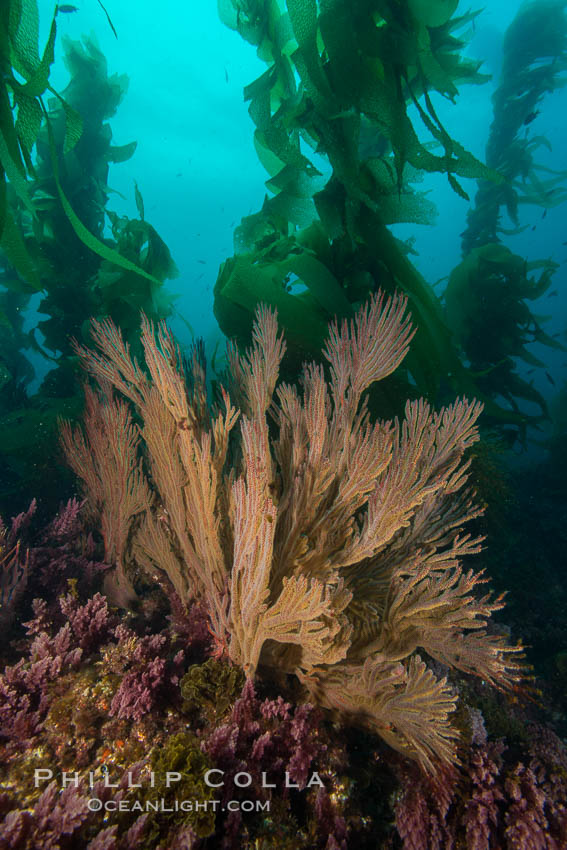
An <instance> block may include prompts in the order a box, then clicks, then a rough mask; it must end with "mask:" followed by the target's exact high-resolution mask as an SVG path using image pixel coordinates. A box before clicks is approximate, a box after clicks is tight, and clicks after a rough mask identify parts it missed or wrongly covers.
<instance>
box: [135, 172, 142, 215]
mask: <svg viewBox="0 0 567 850" xmlns="http://www.w3.org/2000/svg"><path fill="white" fill-rule="evenodd" d="M134 198H135V200H136V209H137V210H138V213H139V215H140V218H141V220H142V221H143V220H144V199H143V198H142V193H141V192H140V190H139V189H138V184H137V183H136V181H135V180H134Z"/></svg>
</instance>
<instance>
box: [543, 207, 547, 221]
mask: <svg viewBox="0 0 567 850" xmlns="http://www.w3.org/2000/svg"><path fill="white" fill-rule="evenodd" d="M546 215H547V209H545V210H544V211H543V215H542V219H544V218H545V217H546Z"/></svg>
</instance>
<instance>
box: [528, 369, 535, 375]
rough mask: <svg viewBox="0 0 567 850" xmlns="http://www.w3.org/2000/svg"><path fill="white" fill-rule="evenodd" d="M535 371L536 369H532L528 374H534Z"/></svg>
mask: <svg viewBox="0 0 567 850" xmlns="http://www.w3.org/2000/svg"><path fill="white" fill-rule="evenodd" d="M534 372H535V369H530V370H529V371H528V372H526V375H533V373H534Z"/></svg>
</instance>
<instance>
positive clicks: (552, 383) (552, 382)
mask: <svg viewBox="0 0 567 850" xmlns="http://www.w3.org/2000/svg"><path fill="white" fill-rule="evenodd" d="M545 377H546V378H547V380H548V381H549V383H550V384H551V385H552V386H553V387H554V386H555V381H554V380H553V378H552V377H551V375H550V374H549V372H546V373H545Z"/></svg>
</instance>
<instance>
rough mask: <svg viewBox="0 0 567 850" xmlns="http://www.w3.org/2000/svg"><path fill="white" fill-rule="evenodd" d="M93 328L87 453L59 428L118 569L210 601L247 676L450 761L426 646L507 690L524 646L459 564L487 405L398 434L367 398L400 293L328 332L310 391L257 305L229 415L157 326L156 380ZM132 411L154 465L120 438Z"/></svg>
mask: <svg viewBox="0 0 567 850" xmlns="http://www.w3.org/2000/svg"><path fill="white" fill-rule="evenodd" d="M92 332H93V337H94V340H95V342H96V345H97V348H98V350H90V349H87V348H85V347H83V346H80V345H78V344H77V345H76V351H77V353H78V355H79V356H80V358H81V360H82V361H83V364H84V366H85V367H86V369H87V370H88V372H89V373H90V374H91V376H92V377H93V378H95V379H96V381H97V382H98V384H99V393H98V394H97V393H95V392H94V391H89V394H88V399H89V404H88V408H87V418H88V422H87V427H88V440H85V437H84V435H83V433H82V432H81V431H80V429H73V428H72V427H71V426H70V425H69V424H64V425H63V428H62V443H63V446H64V449H65V452H66V454H67V457H68V459H69V462H70V463H71V465H72V466H73V468H74V469H75V471H76V472H77V473H78V474H79V475H82V476H83V480H84V482H85V485H86V496H87V498H90V500H91V506H92V507H93V510H98V511H99V513H100V514H101V515H102V516H104V517H106V519H105V523H106V526H105V527H106V534H108V535H109V536H111V535H115V536H116V533H117V532H116V529H117V528H120V534H121V535H122V537H121V539H123V540H124V547H123V548H122V549H121V550H120V551H121V558H122V561H121V564H122V568H123V569H124V571H125V572H128V571H131V568H132V565H134V564H135V565H136V566H137V567H138V568H139V569H141V570H143V571H144V572H145V573H146V574H147V575H149V576H152V575H153V576H155V578H156V580H160V581H163V580H164V577H167V579H168V580H169V581H170V582H171V584H172V586H173V588H174V589H175V592H176V593H177V594H178V596H179V597H180V598H181V599H182V600H183V601H184V602H185V603H186V604H187V603H189V602H191V601H197V602H199V603H200V604H202V605H203V606H204V607H205V608H206V610H207V612H208V616H209V626H210V630H211V633H212V635H213V637H214V640H215V642H216V648H217V653H218V655H223V654H224V655H228V656H229V657H230V659H232V661H233V662H235V663H236V664H238V665H240V666H241V667H242V668H243V670H244V671H245V673H246V676H247V677H248V678H250V679H252V678H253V677H255V676H256V675H257V672H258V670H259V668H261V667H262V666H263V665H269V666H271V667H274V668H276V669H278V670H281V671H284V672H287V673H295V674H296V675H297V676H298V677H299V678H300V679H301V681H302V682H303V684H304V685H305V687H306V688H307V689H308V691H309V692H310V694H311V695H312V697H313V698H314V699H315V700H316V701H317V702H318V703H320V704H322V705H324V706H326V707H328V708H331V709H333V710H335V711H338V712H340V713H342V714H347V715H351V716H354V717H356V719H357V720H359V721H361V722H363V723H365V724H366V725H368V726H370V728H372V729H373V730H374V731H376V732H377V733H378V734H379V735H381V736H382V738H384V739H385V740H386V741H387V742H388V743H390V744H391V745H392V746H393V747H395V748H396V749H398V750H400V751H401V752H403V753H404V754H406V755H408V756H410V757H412V758H414V759H417V760H418V761H419V762H420V763H421V764H422V766H424V767H426V768H427V769H430V770H431V769H433V768H434V765H435V763H436V762H437V761H438V760H441V761H444V762H451V761H453V760H454V759H455V758H456V742H457V738H458V735H457V732H456V731H455V730H454V729H453V727H452V726H451V724H450V722H449V715H450V713H451V712H452V711H453V709H454V707H455V704H456V695H455V693H454V692H453V691H452V689H451V688H450V686H449V684H448V682H447V679H446V678H437V677H436V676H435V675H434V673H433V672H432V670H431V669H429V668H428V667H427V665H426V663H425V661H424V660H423V659H422V658H421V657H420V655H419V654H418V651H419V650H420V649H421V650H424V651H425V652H426V653H427V654H428V655H429V656H431V657H433V658H435V659H437V660H438V661H440V662H442V663H443V664H446V665H449V666H451V667H455V668H458V669H460V670H463V671H465V672H467V673H472V674H475V675H479V676H482V678H483V679H484V680H485V681H487V682H490V683H493V684H495V685H498V686H501V687H510V686H512V685H513V684H514V683H515V682H516V681H518V679H519V678H520V677H521V669H520V665H519V660H518V653H519V652H520V647H512V646H508V645H507V644H506V642H505V641H504V639H503V638H501V637H500V636H498V635H495V634H488V633H487V630H486V625H487V620H488V619H489V618H490V616H491V614H492V613H493V612H494V611H496V610H498V609H499V608H501V607H502V604H503V603H502V600H501V598H500V597H498V598H496V599H492V598H491V596H490V594H485V595H484V596H482V597H480V598H477V597H476V596H475V591H476V590H477V589H478V586H479V585H480V584H482V583H484V582H485V581H486V580H485V579H484V578H483V577H482V574H475V573H474V572H473V571H472V570H469V571H468V572H464V571H463V569H462V567H461V564H460V562H461V559H462V558H463V557H464V556H466V555H469V554H473V553H475V552H478V551H479V548H480V542H481V539H480V538H476V539H473V538H472V537H471V536H470V535H469V534H464V533H463V531H462V529H463V526H464V525H465V524H466V522H467V521H469V520H470V519H472V518H473V517H475V516H477V515H478V514H479V512H480V510H479V509H478V508H477V507H476V506H475V505H474V502H473V494H472V493H471V492H470V491H469V490H468V489H467V488H466V487H465V482H466V478H467V469H468V462H466V461H463V454H464V452H465V450H466V449H467V448H468V447H469V446H470V445H471V444H472V443H474V441H475V440H476V439H477V431H476V427H475V422H476V420H477V418H478V416H479V414H480V411H481V405H479V404H478V403H474V402H473V403H470V402H467V401H466V400H464V399H461V400H459V401H457V402H456V403H455V404H453V405H451V406H450V407H448V408H446V409H444V410H442V411H440V412H439V413H435V412H433V411H432V410H431V408H430V406H429V405H428V404H427V403H426V402H425V401H423V400H421V401H415V402H410V403H408V405H407V407H406V415H405V420H404V421H403V422H399V421H397V420H396V421H394V422H383V421H378V422H374V423H373V422H371V421H370V416H369V413H368V409H367V405H366V401H365V399H364V393H365V391H366V390H367V388H368V387H369V386H370V385H371V384H372V383H374V382H375V381H379V380H381V379H383V378H384V377H386V376H387V375H389V374H391V372H392V371H393V370H394V369H395V368H396V367H397V366H398V365H399V364H400V362H401V361H402V360H403V358H404V356H405V354H406V353H407V351H408V347H409V344H410V341H411V338H412V328H411V323H410V320H409V317H408V316H407V314H406V298H405V297H404V296H402V295H394V296H392V297H389V298H386V297H385V296H384V295H383V294H381V293H380V294H377V295H375V296H373V297H372V298H371V299H370V301H369V302H368V303H367V304H366V305H364V306H362V307H361V308H360V310H359V311H358V313H357V315H356V317H355V318H354V319H353V320H352V321H351V322H350V323H347V321H346V320H345V321H343V323H342V324H341V325H340V326H339V325H338V324H337V323H336V322H334V323H332V324H331V325H330V330H329V338H328V340H327V344H326V346H325V349H324V352H323V353H324V356H325V357H326V359H327V360H328V362H329V365H330V377H329V380H326V378H325V374H324V370H323V368H322V367H321V366H317V365H315V364H307V365H305V367H304V370H303V375H302V379H301V383H302V393H300V392H299V391H298V389H297V388H296V387H294V386H291V385H288V384H282V385H280V386H278V387H277V389H276V384H277V380H278V372H279V366H280V363H281V360H282V357H283V355H284V351H285V343H284V341H283V338H282V336H281V335H278V327H277V318H276V314H275V313H274V312H272V311H271V310H269V309H268V308H267V307H265V306H262V307H260V308H259V309H258V312H257V318H256V322H255V326H254V332H253V346H252V347H251V349H249V350H248V351H247V352H246V354H244V355H241V354H239V353H238V352H237V350H236V349H234V348H233V349H231V350H230V352H229V360H230V366H231V373H232V383H233V387H232V391H233V395H234V399H235V401H236V402H237V403H238V405H239V408H238V409H237V408H236V407H235V406H234V404H233V401H232V400H231V397H230V396H229V394H228V392H227V391H226V390H225V389H223V390H222V391H221V397H222V399H221V400H222V409H220V410H218V409H215V410H214V411H211V410H210V409H209V407H208V406H207V403H206V390H205V372H204V368H203V364H202V362H201V361H200V359H199V357H198V352H194V357H193V363H192V367H191V380H190V381H188V382H186V380H185V376H184V373H183V369H182V367H181V362H182V361H181V355H180V352H179V350H178V348H177V346H176V345H175V342H174V340H173V338H172V337H171V335H170V334H169V332H168V331H167V329H166V327H165V326H164V325H160V326H159V328H158V330H157V334H156V332H155V330H154V327H153V325H152V324H151V323H150V322H148V321H147V320H146V319H145V318H144V319H143V321H142V345H143V348H144V353H145V363H146V367H147V371H146V370H144V369H142V368H141V366H140V365H139V363H138V362H137V361H136V360H135V359H133V358H132V356H131V355H130V351H129V348H128V345H127V344H126V343H125V342H124V340H123V338H122V336H121V334H120V332H119V330H118V329H117V328H116V326H115V325H114V324H113V323H112V322H111V321H110V320H105V321H103V322H98V321H93V322H92ZM113 392H118V393H120V395H121V396H122V398H121V399H116V398H114V397H113ZM125 399H127V400H128V401H129V403H130V404H131V405H133V406H134V407H135V410H136V416H137V417H138V421H139V422H140V425H139V434H140V438H141V442H143V444H144V448H145V453H144V457H142V456H141V455H140V454H139V446H138V445H137V441H136V440H134V439H133V438H132V439H129V438H128V435H129V434H130V433H131V429H132V424H131V420H130V419H129V418H128V416H127V415H126V413H125V411H126V405H127V401H126V400H125ZM119 412H122V413H120V416H119V415H118V413H119ZM109 417H114V418H113V422H115V423H116V425H115V428H116V429H122V433H115V434H114V438H113V439H109V438H108V430H107V429H106V426H105V427H103V426H102V425H99V424H97V423H104V422H106V421H110V420H109ZM268 417H270V418H271V421H272V427H271V429H270V426H269V422H268ZM238 419H240V423H239V426H238V427H236V423H237V420H238ZM103 446H104V448H105V450H104V451H101V448H102V447H103ZM126 453H128V454H127V456H126ZM97 463H98V464H99V467H98V468H97V469H94V467H93V464H97ZM85 468H86V469H87V471H88V475H85V474H84V470H85ZM119 469H122V470H126V471H127V472H128V477H127V479H126V478H123V479H122V481H118V480H117V481H116V487H117V488H120V493H122V494H123V498H121V499H119V500H118V501H117V500H116V498H115V493H114V492H113V493H112V494H111V495H110V496H109V497H108V498H107V499H106V501H104V500H103V501H102V503H101V500H100V494H99V491H97V490H96V488H93V489H92V490H91V489H90V488H91V487H92V485H91V482H92V481H93V480H96V481H100V480H102V479H103V478H104V476H108V477H109V478H112V480H114V479H115V478H116V474H117V470H119ZM150 477H151V486H150V484H149V481H150ZM132 505H136V510H135V511H134V510H132V507H131V506H132ZM97 506H98V507H97ZM109 506H110V507H112V506H114V507H112V510H109ZM125 511H126V514H127V518H126V519H125V516H126V514H125ZM105 512H106V513H105ZM109 523H115V527H113V526H112V525H111V524H110V525H109Z"/></svg>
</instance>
